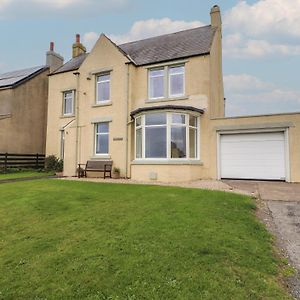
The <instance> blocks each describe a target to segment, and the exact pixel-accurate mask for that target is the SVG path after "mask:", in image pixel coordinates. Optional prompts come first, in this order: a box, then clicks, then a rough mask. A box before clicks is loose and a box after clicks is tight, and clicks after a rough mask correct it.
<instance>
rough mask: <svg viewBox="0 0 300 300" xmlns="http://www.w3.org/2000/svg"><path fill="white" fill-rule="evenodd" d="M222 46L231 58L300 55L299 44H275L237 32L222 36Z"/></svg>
mask: <svg viewBox="0 0 300 300" xmlns="http://www.w3.org/2000/svg"><path fill="white" fill-rule="evenodd" d="M223 46H224V47H223V52H224V55H225V56H227V57H233V58H263V57H265V56H279V55H280V56H295V55H300V45H291V44H276V43H271V42H269V41H267V40H259V39H249V38H246V37H244V36H242V35H241V34H239V33H235V34H228V35H226V36H224V39H223Z"/></svg>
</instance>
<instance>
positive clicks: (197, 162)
mask: <svg viewBox="0 0 300 300" xmlns="http://www.w3.org/2000/svg"><path fill="white" fill-rule="evenodd" d="M131 165H198V166H203V162H202V161H200V160H196V159H195V160H192V159H187V160H185V159H178V160H176V159H166V160H155V159H149V160H147V159H140V160H139V159H136V160H133V161H132V162H131Z"/></svg>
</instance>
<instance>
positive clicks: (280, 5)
mask: <svg viewBox="0 0 300 300" xmlns="http://www.w3.org/2000/svg"><path fill="white" fill-rule="evenodd" d="M299 11H300V1H299V0H285V1H282V0H259V1H257V2H256V3H254V4H252V5H250V4H248V3H247V1H240V2H238V3H237V5H235V6H234V7H232V8H231V9H229V10H228V11H227V12H225V16H224V29H225V34H224V54H225V55H226V56H227V57H233V58H256V59H257V58H264V57H266V56H295V55H300V43H299V37H300V17H299Z"/></svg>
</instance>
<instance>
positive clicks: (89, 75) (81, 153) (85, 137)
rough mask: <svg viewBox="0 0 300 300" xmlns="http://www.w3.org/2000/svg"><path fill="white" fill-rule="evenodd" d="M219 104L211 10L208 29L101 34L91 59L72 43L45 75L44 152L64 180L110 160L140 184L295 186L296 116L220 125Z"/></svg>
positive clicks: (298, 175)
mask: <svg viewBox="0 0 300 300" xmlns="http://www.w3.org/2000/svg"><path fill="white" fill-rule="evenodd" d="M224 105H225V103H224V90H223V74H222V23H221V14H220V9H219V7H218V6H214V7H213V8H212V10H211V25H209V26H204V27H199V28H195V29H189V30H184V31H180V32H176V33H173V34H167V35H163V36H158V37H153V38H148V39H144V40H140V41H135V42H131V43H126V44H122V45H116V44H115V43H114V42H112V41H111V40H110V39H109V38H108V37H107V36H105V35H104V34H102V35H101V36H100V38H99V40H98V41H97V43H96V44H95V46H94V48H93V49H92V50H91V52H90V53H86V50H85V48H84V46H83V45H82V44H81V43H80V37H79V35H77V37H76V42H75V44H74V45H73V57H72V59H71V60H70V61H68V62H67V63H66V64H64V65H63V66H62V67H61V68H59V69H57V70H56V71H55V72H52V73H51V75H50V76H49V104H48V127H47V147H46V153H47V155H50V154H54V155H56V156H59V157H61V158H63V159H64V175H66V176H74V175H76V169H77V166H78V163H85V162H86V161H87V160H112V161H113V165H114V166H115V167H117V168H119V169H120V170H121V176H124V177H127V178H132V179H135V180H143V181H147V180H157V181H166V182H178V181H188V180H196V179H205V178H213V179H219V178H244V179H246V178H247V179H275V180H286V181H292V182H300V114H297V113H294V114H277V115H261V116H247V117H235V118H227V117H225V116H224ZM91 176H92V174H91Z"/></svg>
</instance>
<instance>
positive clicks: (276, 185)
mask: <svg viewBox="0 0 300 300" xmlns="http://www.w3.org/2000/svg"><path fill="white" fill-rule="evenodd" d="M258 191H259V195H260V198H261V199H262V200H265V201H267V200H271V201H296V202H300V184H299V183H287V182H258Z"/></svg>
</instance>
